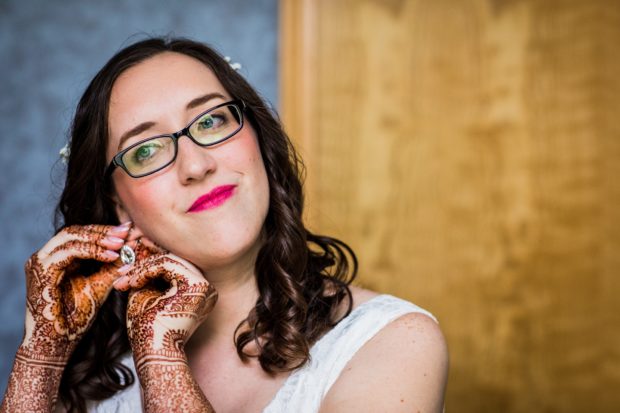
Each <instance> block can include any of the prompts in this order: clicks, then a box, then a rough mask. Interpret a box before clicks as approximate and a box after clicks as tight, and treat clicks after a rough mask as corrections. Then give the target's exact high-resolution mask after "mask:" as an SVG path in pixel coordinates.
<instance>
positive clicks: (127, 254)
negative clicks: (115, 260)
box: [121, 245, 136, 265]
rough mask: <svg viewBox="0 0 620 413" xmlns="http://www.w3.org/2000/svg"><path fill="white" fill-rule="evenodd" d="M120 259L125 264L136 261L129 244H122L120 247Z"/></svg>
mask: <svg viewBox="0 0 620 413" xmlns="http://www.w3.org/2000/svg"><path fill="white" fill-rule="evenodd" d="M121 261H122V262H123V264H125V265H132V264H133V263H134V262H136V253H135V252H134V250H133V249H132V248H131V247H130V246H129V245H123V246H122V247H121Z"/></svg>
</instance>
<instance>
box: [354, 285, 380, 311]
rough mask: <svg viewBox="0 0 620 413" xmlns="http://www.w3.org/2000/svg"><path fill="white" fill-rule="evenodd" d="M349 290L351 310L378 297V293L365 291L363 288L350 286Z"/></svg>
mask: <svg viewBox="0 0 620 413" xmlns="http://www.w3.org/2000/svg"><path fill="white" fill-rule="evenodd" d="M349 289H350V290H351V294H352V295H353V308H356V307H357V306H359V305H360V304H363V303H365V302H366V301H368V300H370V299H372V298H374V297H376V296H378V295H379V293H378V292H376V291H371V290H367V289H365V288H362V287H358V286H355V285H350V286H349Z"/></svg>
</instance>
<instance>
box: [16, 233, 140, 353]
mask: <svg viewBox="0 0 620 413" xmlns="http://www.w3.org/2000/svg"><path fill="white" fill-rule="evenodd" d="M129 228H130V224H129V223H128V224H125V225H124V226H119V227H112V226H106V225H86V226H77V225H76V226H70V227H67V228H65V229H63V230H61V231H60V232H59V233H58V234H56V235H55V236H54V237H53V238H52V239H51V240H50V241H49V242H48V243H47V244H46V245H45V246H44V247H43V248H42V249H41V250H40V251H38V252H36V253H34V254H33V255H32V256H31V257H30V259H29V260H28V261H27V262H26V267H25V268H26V329H25V336H24V342H23V344H22V346H23V347H26V348H28V349H29V351H30V352H31V353H32V354H33V355H36V356H40V357H42V358H50V357H52V358H54V359H57V360H58V361H63V360H66V359H68V358H69V356H70V355H71V352H72V351H73V349H74V348H75V346H76V345H77V343H78V342H79V340H80V339H81V338H82V336H83V335H84V333H86V331H87V330H88V328H89V327H90V326H91V325H92V323H93V321H94V319H95V315H96V314H97V311H98V310H99V308H100V307H101V305H102V304H103V302H104V301H105V299H106V298H107V297H108V294H109V293H110V291H111V290H112V283H113V282H114V280H115V279H116V278H117V277H118V273H117V269H118V267H119V266H120V265H119V264H118V263H117V262H116V261H117V259H118V257H119V254H118V252H116V251H118V250H119V249H120V248H121V247H122V246H123V243H124V238H125V237H126V236H127V234H128V232H129ZM79 259H81V260H85V259H91V260H97V261H101V262H103V263H105V264H104V265H103V266H102V267H101V269H100V270H99V271H98V272H96V273H94V274H91V275H87V276H86V275H83V274H79V273H77V269H78V267H79V264H78V262H77V260H79Z"/></svg>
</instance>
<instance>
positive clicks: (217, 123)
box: [196, 112, 227, 133]
mask: <svg viewBox="0 0 620 413" xmlns="http://www.w3.org/2000/svg"><path fill="white" fill-rule="evenodd" d="M226 122H227V120H226V114H225V113H223V112H218V113H207V114H206V115H204V116H203V117H202V118H200V119H198V121H197V122H196V130H197V131H198V132H200V133H211V132H213V131H217V130H218V129H220V128H221V127H222V126H223V125H225V124H226Z"/></svg>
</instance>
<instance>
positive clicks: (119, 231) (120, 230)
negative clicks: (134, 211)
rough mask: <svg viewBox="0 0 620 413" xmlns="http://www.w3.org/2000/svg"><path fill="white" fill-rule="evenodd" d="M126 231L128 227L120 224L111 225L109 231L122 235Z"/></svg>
mask: <svg viewBox="0 0 620 413" xmlns="http://www.w3.org/2000/svg"><path fill="white" fill-rule="evenodd" d="M127 231H129V227H124V226H122V225H119V226H117V227H112V228H111V229H110V233H111V234H116V235H123V234H124V233H126V232H127Z"/></svg>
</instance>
